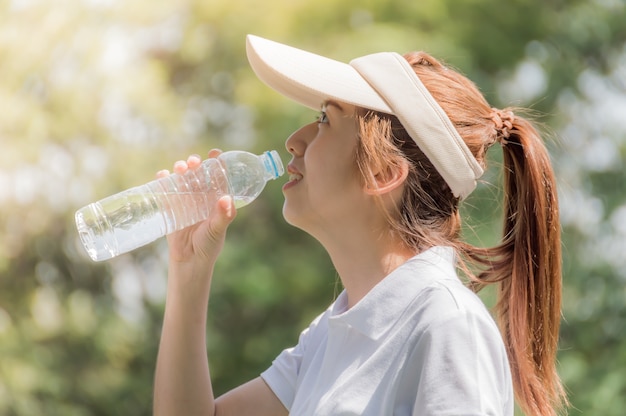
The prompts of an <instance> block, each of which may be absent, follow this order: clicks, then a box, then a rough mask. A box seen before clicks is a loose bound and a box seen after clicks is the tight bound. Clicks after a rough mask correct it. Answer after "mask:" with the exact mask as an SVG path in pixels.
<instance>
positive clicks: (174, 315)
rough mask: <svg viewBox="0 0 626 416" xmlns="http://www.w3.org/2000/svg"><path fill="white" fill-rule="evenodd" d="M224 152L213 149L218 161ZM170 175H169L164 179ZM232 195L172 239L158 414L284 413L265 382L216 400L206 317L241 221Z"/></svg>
mask: <svg viewBox="0 0 626 416" xmlns="http://www.w3.org/2000/svg"><path fill="white" fill-rule="evenodd" d="M218 154H219V151H211V152H210V153H209V157H215V156H217V155H218ZM200 163H201V160H200V158H199V157H197V156H191V157H190V158H189V159H188V160H187V161H186V162H184V161H179V162H177V163H176V164H175V165H174V171H175V172H176V173H184V172H185V171H186V170H187V169H195V168H197V167H198V165H199V164H200ZM166 174H168V173H167V172H166V171H162V172H160V173H159V176H164V175H166ZM235 214H236V212H235V207H234V204H233V201H232V198H230V197H228V196H227V197H222V198H221V199H220V200H219V201H218V202H217V204H216V207H214V209H212V210H211V215H210V217H209V218H208V219H207V220H206V221H203V222H201V223H199V224H196V225H194V226H191V227H188V228H186V229H184V230H181V231H178V232H176V233H173V234H171V235H170V236H168V244H169V250H170V252H169V270H168V284H167V299H166V303H165V316H164V320H163V330H162V334H161V342H160V345H159V353H158V357H157V365H156V374H155V386H154V402H153V403H154V414H155V415H189V416H192V415H211V416H213V415H218V414H219V415H234V414H237V415H246V414H250V415H252V414H254V415H265V414H267V415H280V414H285V415H286V414H287V411H286V409H285V408H284V407H283V406H282V404H281V402H280V401H279V400H278V398H277V397H276V396H275V395H274V393H273V392H272V391H271V390H270V389H269V387H268V386H267V385H266V384H265V382H263V381H262V380H261V379H260V378H257V379H255V380H252V381H251V382H249V383H246V384H244V385H242V386H241V387H239V388H237V389H234V390H233V391H231V392H230V393H227V394H226V395H224V396H223V397H221V398H219V399H217V400H215V399H214V396H213V389H212V386H211V376H210V372H209V364H208V358H207V351H206V315H207V307H208V302H209V293H210V287H211V279H212V274H213V267H214V265H215V262H216V260H217V258H218V256H219V253H220V252H221V250H222V247H223V245H224V239H225V236H226V230H227V228H228V225H229V224H230V223H231V222H232V221H233V219H234V218H235Z"/></svg>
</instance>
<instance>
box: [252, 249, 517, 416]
mask: <svg viewBox="0 0 626 416" xmlns="http://www.w3.org/2000/svg"><path fill="white" fill-rule="evenodd" d="M261 377H262V378H263V379H264V380H265V382H266V383H267V384H268V385H269V386H270V388H271V389H272V390H273V391H274V393H275V394H276V396H277V397H278V398H279V399H280V400H281V402H282V403H283V405H284V406H285V407H286V408H287V409H289V411H290V414H292V415H297V416H307V415H318V416H330V415H333V416H335V415H370V416H385V415H398V416H399V415H420V416H424V415H454V416H460V415H468V416H469V415H513V408H514V404H513V403H514V397H513V387H512V381H511V374H510V370H509V363H508V360H507V356H506V351H505V348H504V344H503V342H502V338H501V336H500V333H499V331H498V328H497V326H496V325H495V323H494V321H493V319H492V317H491V315H490V314H489V312H488V311H487V309H486V308H485V306H484V304H483V303H482V301H481V300H480V298H478V297H477V296H476V295H475V294H474V293H472V292H471V291H470V290H469V289H467V288H466V287H465V286H464V285H463V284H462V282H461V281H460V280H459V279H458V277H457V274H456V271H455V267H454V252H453V250H452V249H450V248H445V247H435V248H433V249H430V250H428V251H426V252H424V253H421V254H419V255H417V256H415V257H414V258H412V259H410V260H409V261H407V262H406V263H405V264H404V265H402V266H400V267H399V268H397V269H396V270H394V271H393V272H392V273H391V274H389V275H388V276H387V277H385V278H384V279H383V280H382V281H381V282H380V283H379V284H378V285H376V286H375V287H374V288H373V289H372V290H371V291H370V292H369V293H368V294H367V295H366V296H365V297H364V298H363V299H361V301H360V302H358V303H357V304H356V305H355V306H354V307H352V308H351V309H349V310H348V309H347V297H346V294H345V292H342V293H341V295H340V296H339V297H338V298H337V300H336V301H335V302H334V303H333V304H332V305H331V306H330V307H329V308H328V310H326V311H325V312H324V313H323V314H321V315H320V316H319V317H317V318H316V319H315V320H314V321H313V322H312V323H311V325H310V326H309V327H308V328H307V329H306V330H304V331H303V332H302V334H301V335H300V339H299V341H298V344H297V345H296V346H295V347H293V348H290V349H287V350H284V351H283V352H282V353H281V354H280V355H279V356H278V357H277V358H276V360H274V362H273V364H272V366H271V367H270V368H269V369H267V370H266V371H265V372H263V374H261Z"/></svg>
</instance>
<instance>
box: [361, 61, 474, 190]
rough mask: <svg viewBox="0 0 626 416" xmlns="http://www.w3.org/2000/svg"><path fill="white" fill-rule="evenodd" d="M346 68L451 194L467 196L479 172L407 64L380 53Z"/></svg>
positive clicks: (468, 153)
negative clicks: (384, 104)
mask: <svg viewBox="0 0 626 416" xmlns="http://www.w3.org/2000/svg"><path fill="white" fill-rule="evenodd" d="M350 65H351V66H352V67H353V68H355V69H356V70H357V71H358V72H359V74H361V76H362V77H363V78H365V80H366V81H367V82H368V83H369V84H370V85H371V86H372V87H373V88H374V89H375V90H376V92H377V93H378V94H379V95H380V96H381V97H383V99H384V100H385V101H386V102H387V104H388V105H389V107H390V108H391V109H392V110H393V114H394V115H395V116H396V117H398V119H399V120H400V122H401V123H402V125H403V126H404V128H405V129H406V130H407V132H408V133H409V135H410V136H411V138H413V140H414V141H415V143H416V144H417V145H418V146H419V148H420V150H422V152H424V154H425V155H426V157H428V159H429V160H430V161H431V163H432V164H433V165H434V166H435V169H437V172H439V174H440V175H441V176H442V177H443V179H444V180H445V181H446V183H447V184H448V186H449V187H450V189H451V190H452V193H453V194H454V195H455V196H457V197H461V198H465V197H466V196H467V195H469V194H470V193H471V192H472V191H473V190H474V188H475V187H476V179H478V178H479V177H480V176H481V175H482V173H483V169H482V168H481V167H480V165H479V164H478V162H477V161H476V158H474V155H472V152H471V151H470V150H469V148H468V147H467V145H466V144H465V142H464V141H463V139H462V138H461V136H460V135H459V133H458V132H457V131H456V129H455V128H454V125H453V124H452V122H451V121H450V119H449V118H448V116H447V115H446V113H445V112H444V111H443V109H442V108H441V106H440V105H439V104H438V103H437V101H435V99H434V98H433V96H432V95H431V94H430V92H429V91H428V90H427V89H426V87H425V86H424V84H423V83H422V81H421V80H420V79H419V77H418V76H417V74H415V71H414V70H413V68H412V67H411V65H410V64H409V63H408V62H407V60H406V59H404V58H403V57H402V56H401V55H399V54H397V53H395V52H382V53H376V54H372V55H367V56H363V57H361V58H357V59H354V60H352V61H351V62H350Z"/></svg>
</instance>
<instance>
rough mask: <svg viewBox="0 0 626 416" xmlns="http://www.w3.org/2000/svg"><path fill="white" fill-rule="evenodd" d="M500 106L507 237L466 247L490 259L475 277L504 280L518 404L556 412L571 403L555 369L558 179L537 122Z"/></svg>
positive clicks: (502, 296) (502, 312)
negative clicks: (486, 244)
mask: <svg viewBox="0 0 626 416" xmlns="http://www.w3.org/2000/svg"><path fill="white" fill-rule="evenodd" d="M494 111H495V116H494V113H492V117H493V118H494V119H495V126H496V131H497V133H496V137H498V138H499V141H500V142H501V143H502V148H503V169H504V193H505V195H504V227H503V240H502V242H501V244H500V245H498V246H497V247H494V248H491V249H482V250H481V249H475V248H472V249H471V250H470V252H466V254H468V255H469V257H471V258H473V259H474V260H478V262H479V263H482V264H483V265H487V267H486V268H485V269H483V271H482V272H481V273H480V274H479V275H478V276H477V277H476V280H475V283H476V284H477V286H478V287H480V286H483V285H484V284H487V283H495V282H498V283H499V286H498V302H497V305H496V312H497V315H498V321H499V324H500V327H501V331H502V335H503V337H504V341H505V345H506V348H507V352H508V356H509V361H510V364H511V370H512V374H513V382H514V386H515V391H516V398H517V401H518V403H519V404H520V406H521V407H522V409H523V410H524V412H525V413H526V414H527V415H541V416H552V415H555V414H557V412H556V410H555V409H559V408H561V407H562V406H563V405H564V404H565V403H566V398H565V393H564V389H563V386H562V385H561V382H560V379H559V376H558V374H557V371H556V354H557V345H558V337H559V326H560V319H561V313H560V311H561V237H560V224H559V212H558V201H557V193H556V186H555V178H554V173H553V170H552V167H551V163H550V159H549V156H548V152H547V150H546V148H545V147H544V145H543V143H542V141H541V138H540V136H539V134H538V132H537V130H536V129H535V128H534V127H533V126H532V124H531V123H530V122H528V121H527V120H525V119H523V118H520V117H514V116H513V115H512V113H511V112H500V111H498V110H494ZM503 114H504V115H505V116H506V117H503V116H502V115H503ZM498 119H499V120H498ZM499 121H501V122H499Z"/></svg>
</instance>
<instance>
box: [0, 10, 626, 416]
mask: <svg viewBox="0 0 626 416" xmlns="http://www.w3.org/2000/svg"><path fill="white" fill-rule="evenodd" d="M625 16H626V3H625V2H624V1H623V0H575V1H567V2H566V1H560V0H552V1H545V2H535V1H531V0H512V1H509V2H498V1H495V0H464V1H453V0H425V1H417V2H416V1H413V0H398V1H385V0H361V1H357V0H346V1H342V2H336V1H330V0H318V1H315V2H313V1H307V0H298V1H286V0H285V1H279V0H266V1H264V2H263V3H259V2H256V1H252V0H239V1H210V2H209V1H200V0H181V1H176V2H174V1H169V2H165V1H160V2H153V1H148V0H132V1H119V0H107V1H105V0H100V1H98V0H83V1H78V0H74V1H70V0H62V1H58V0H56V1H51V0H48V1H45V0H41V1H24V0H12V1H8V2H3V3H0V72H1V73H2V77H1V78H0V109H1V114H2V117H0V144H1V148H2V152H0V225H1V226H0V356H1V357H2V359H1V360H0V414H3V415H7V416H13V415H20V416H23V415H43V414H45V415H77V416H78V415H80V416H82V415H118V414H133V415H144V414H145V415H148V414H150V413H151V395H152V381H153V380H152V377H153V371H154V363H155V359H156V351H157V346H158V341H159V334H160V326H161V319H162V313H163V303H164V297H165V281H166V260H165V259H166V247H165V243H164V241H159V242H156V243H154V244H152V245H150V246H148V247H145V248H142V249H139V250H136V251H135V252H133V253H131V254H128V255H124V256H121V257H119V258H116V259H114V260H112V261H109V262H106V263H103V264H100V263H99V264H96V263H92V262H91V261H90V260H88V258H87V257H86V255H85V254H84V253H83V251H82V247H80V245H79V243H78V241H77V235H76V231H75V228H74V224H73V213H74V211H75V210H76V209H78V208H80V207H81V206H83V205H85V204H87V203H89V202H91V201H94V200H97V199H100V198H102V197H105V196H107V195H109V194H111V193H114V192H116V191H119V190H122V189H125V188H127V187H130V186H132V185H137V184H140V183H144V182H146V181H148V180H150V179H152V178H153V176H154V173H153V172H156V171H157V170H159V169H162V168H168V167H169V166H171V165H172V163H173V162H174V161H175V160H177V159H183V158H186V156H187V155H188V154H191V153H198V154H206V152H207V151H208V150H209V149H210V148H212V147H219V148H222V149H225V150H227V149H237V148H241V149H246V150H250V151H256V152H260V151H263V150H267V149H270V148H275V149H278V150H279V152H281V154H283V155H284V157H285V159H286V157H287V154H286V152H285V151H284V150H283V149H284V144H283V143H284V140H285V138H286V137H288V135H289V134H290V133H291V132H292V131H294V130H295V129H296V128H297V127H298V126H299V125H301V124H302V123H304V122H308V121H310V120H311V119H312V118H313V116H314V114H312V113H311V112H310V111H309V110H306V109H303V108H300V107H298V106H297V105H294V104H292V103H291V102H289V101H287V100H285V99H284V98H282V97H280V96H279V95H278V94H276V93H274V92H272V91H270V90H269V89H268V88H267V87H265V86H264V85H263V84H262V83H261V82H260V81H258V80H257V79H256V78H255V76H254V75H253V73H252V71H251V70H250V69H249V67H248V64H247V62H246V58H245V45H244V38H245V34H246V33H255V34H258V35H261V36H265V37H268V38H273V39H276V40H279V41H284V42H287V43H290V44H293V45H296V46H300V47H303V48H307V49H311V50H314V51H317V52H319V53H323V54H327V55H330V56H332V57H334V58H337V59H343V60H349V59H351V58H353V57H356V56H359V55H363V54H366V53H370V52H377V51H380V50H389V49H391V50H396V51H398V52H406V51H409V50H413V49H423V50H426V51H428V52H430V53H432V54H434V55H435V56H437V57H439V58H441V59H443V60H445V61H447V62H448V63H449V64H451V65H453V66H456V67H458V68H461V69H462V70H463V72H465V73H466V74H467V75H468V76H469V77H470V78H471V79H473V80H474V81H476V82H477V84H478V85H479V86H480V88H481V89H482V90H483V91H484V92H485V93H486V95H487V96H488V98H489V99H490V101H491V102H492V104H493V105H494V106H501V107H503V106H507V105H510V104H514V105H522V106H532V107H533V108H534V109H536V110H539V111H540V112H542V113H544V114H546V117H544V118H543V119H541V121H542V122H545V123H546V124H548V125H549V126H550V127H551V129H552V130H554V131H556V132H557V134H558V136H560V137H561V141H560V144H551V145H550V146H551V147H550V148H551V150H552V156H553V158H554V161H555V165H556V168H557V174H558V176H559V181H560V183H561V205H562V219H563V225H564V234H563V236H564V283H565V289H564V293H563V295H564V310H563V313H564V320H563V325H562V344H561V345H562V351H561V353H560V371H561V374H562V377H563V379H564V381H565V383H566V385H567V389H568V391H569V393H570V400H571V401H572V404H573V407H572V409H571V412H570V413H571V414H602V415H609V416H610V415H621V414H622V413H623V409H624V408H625V407H626V402H625V397H626V373H624V371H623V369H624V368H626V347H625V345H626V339H625V337H626V335H625V334H626V330H625V329H626V308H625V307H624V300H625V299H626V289H625V288H626V284H625V283H626V274H625V272H624V270H626V260H624V259H625V258H626V256H624V253H626V227H624V225H623V224H624V223H626V193H625V192H624V191H625V188H624V184H625V183H626V173H625V170H624V168H623V165H624V159H625V158H626V129H625V128H624V124H623V115H624V114H626V98H624V97H625V96H626V84H624V79H626V29H625V28H626V26H624V24H623V22H624V17H625ZM492 156H493V157H492V159H493V162H492V167H491V170H490V171H488V172H487V174H486V176H485V177H484V183H483V184H482V185H481V186H480V187H479V189H478V191H477V192H476V193H475V194H474V195H473V196H472V197H471V198H470V199H469V200H468V201H467V203H466V205H465V208H464V215H465V216H466V217H467V219H468V222H467V227H466V235H467V238H468V239H470V240H471V241H472V242H473V243H475V244H484V245H491V244H495V243H496V242H497V241H498V238H499V235H498V233H499V230H500V222H501V221H500V219H499V218H497V214H498V213H499V204H500V202H499V201H500V198H501V196H500V193H499V175H498V171H499V161H498V158H499V155H498V152H497V149H494V152H493V155H492ZM278 182H280V180H279V181H278ZM281 204H282V195H281V192H280V183H270V184H269V185H268V188H267V189H266V190H265V191H264V193H263V195H262V196H261V197H260V198H259V199H258V200H257V201H255V202H254V203H253V204H252V205H251V206H249V207H247V208H244V209H242V210H240V212H239V213H238V217H237V220H236V221H235V223H234V224H233V226H232V227H231V230H230V232H229V239H228V241H227V244H226V247H225V249H224V253H223V256H222V257H221V259H220V262H219V264H218V266H217V270H216V279H215V282H214V288H213V296H212V298H211V302H210V305H209V323H208V325H209V335H208V339H207V342H208V351H209V356H210V361H211V366H212V374H213V378H214V386H215V389H216V393H218V394H219V393H222V392H224V391H226V390H228V389H230V388H232V387H234V386H236V385H238V384H240V383H242V382H244V381H246V380H247V379H249V378H251V377H254V376H256V375H257V374H258V373H259V372H261V371H263V370H264V369H265V368H266V367H267V366H268V365H269V364H270V362H271V360H272V359H273V358H274V357H275V356H276V355H277V354H278V353H279V352H280V350H281V349H282V348H285V347H288V346H290V345H292V344H293V343H295V342H296V340H297V337H298V334H299V332H300V331H301V330H302V329H303V328H304V327H305V326H306V325H307V324H308V322H309V321H310V320H311V319H313V318H314V317H315V316H316V315H317V314H318V313H320V312H321V311H322V310H323V309H324V308H325V307H326V306H327V305H328V304H329V303H330V302H331V301H332V299H333V298H334V296H335V294H336V293H337V292H338V290H339V289H340V288H339V286H338V282H337V277H336V274H335V272H334V270H333V268H332V265H331V263H330V261H329V259H328V258H327V256H326V254H325V253H324V251H323V250H322V249H321V247H319V245H318V244H317V243H316V242H315V241H314V240H313V239H312V238H310V237H308V236H306V235H304V234H303V233H301V232H300V231H299V230H296V229H294V228H292V227H290V226H288V225H287V224H285V222H284V220H283V219H282V215H281ZM494 214H495V215H494ZM486 298H488V295H486Z"/></svg>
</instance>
